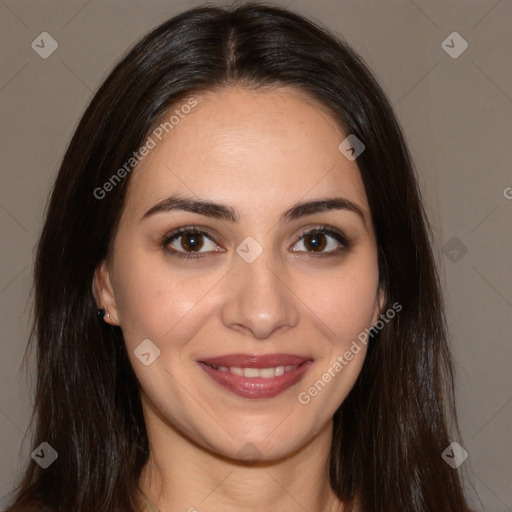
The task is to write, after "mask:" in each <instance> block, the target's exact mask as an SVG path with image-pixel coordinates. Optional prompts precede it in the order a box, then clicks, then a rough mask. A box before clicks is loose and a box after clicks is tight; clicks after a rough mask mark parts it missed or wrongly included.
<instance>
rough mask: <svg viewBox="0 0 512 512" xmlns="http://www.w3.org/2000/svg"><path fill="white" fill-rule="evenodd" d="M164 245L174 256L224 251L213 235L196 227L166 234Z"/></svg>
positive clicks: (194, 255) (193, 255) (204, 254)
mask: <svg viewBox="0 0 512 512" xmlns="http://www.w3.org/2000/svg"><path fill="white" fill-rule="evenodd" d="M162 247H163V248H165V249H166V250H167V251H169V252H170V253H171V254H172V255H174V256H182V257H190V258H192V257H199V256H206V255H207V254H208V253H211V252H218V251H222V248H221V247H219V246H218V245H217V244H216V243H215V242H214V241H213V239H212V238H211V236H210V235H209V234H208V233H206V232H204V231H199V230H197V229H195V228H191V227H190V228H178V229H175V230H174V231H172V232H171V233H169V234H168V235H166V236H165V237H164V239H163V241H162Z"/></svg>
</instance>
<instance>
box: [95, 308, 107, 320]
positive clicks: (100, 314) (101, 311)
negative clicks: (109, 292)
mask: <svg viewBox="0 0 512 512" xmlns="http://www.w3.org/2000/svg"><path fill="white" fill-rule="evenodd" d="M98 317H99V319H100V320H103V321H105V317H107V318H110V315H109V313H108V311H105V308H99V309H98Z"/></svg>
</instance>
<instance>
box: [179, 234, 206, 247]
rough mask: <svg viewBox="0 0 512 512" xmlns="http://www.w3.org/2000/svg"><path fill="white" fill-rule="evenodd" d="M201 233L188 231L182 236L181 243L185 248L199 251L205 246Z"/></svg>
mask: <svg viewBox="0 0 512 512" xmlns="http://www.w3.org/2000/svg"><path fill="white" fill-rule="evenodd" d="M203 243H204V242H203V240H202V239H201V235H200V234H196V233H187V234H185V235H183V236H182V237H181V245H182V247H183V248H184V249H185V250H190V251H197V250H199V249H201V247H202V246H203Z"/></svg>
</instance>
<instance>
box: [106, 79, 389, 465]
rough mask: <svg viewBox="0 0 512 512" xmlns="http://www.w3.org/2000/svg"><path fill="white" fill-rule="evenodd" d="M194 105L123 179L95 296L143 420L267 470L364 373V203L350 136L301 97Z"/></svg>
mask: <svg viewBox="0 0 512 512" xmlns="http://www.w3.org/2000/svg"><path fill="white" fill-rule="evenodd" d="M195 99H196V100H197V105H196V106H195V107H194V108H191V109H190V113H188V114H186V115H185V114H183V112H184V111H186V110H187V109H182V110H181V112H182V115H181V116H180V119H179V122H178V123H176V124H175V125H173V128H172V130H169V134H168V135H167V136H166V137H165V138H163V140H162V141H158V138H155V137H153V138H154V139H155V141H156V142H157V144H156V146H155V147H154V148H153V149H150V152H149V154H148V155H147V156H146V157H145V158H144V160H143V162H142V163H141V165H140V166H139V168H137V169H136V170H135V171H133V175H132V176H131V178H130V179H131V182H130V184H129V188H128V193H127V197H126V203H125V208H124V211H123V214H122V217H121V221H120V224H119V228H118V231H117V233H116V237H115V240H114V245H113V252H112V257H111V259H110V260H109V262H108V263H107V264H105V265H103V266H102V267H101V268H100V270H99V272H98V273H97V278H98V279H97V286H98V288H97V289H98V290H99V291H100V300H101V303H102V305H104V307H106V308H107V310H108V312H109V314H110V318H109V319H108V321H109V322H111V323H113V324H117V325H120V326H121V328H122V330H123V333H124V337H125V342H126V345H127V349H128V354H129V356H130V359H131V362H132V365H133V368H134V370H135V373H136V375H137V378H138V380H139V382H140V386H141V392H142V399H143V404H144V408H145V413H146V419H147V421H151V422H152V425H153V426H154V425H160V426H161V427H165V428H167V429H169V428H170V429H171V430H172V431H173V432H175V433H179V435H180V436H185V437H186V438H188V439H189V440H192V441H194V442H195V443H197V444H198V445H200V446H202V447H203V448H206V449H208V450H211V451H213V452H215V453H217V454H220V455H223V456H227V457H230V458H240V459H243V458H244V457H246V456H247V455H249V456H251V455H253V456H254V457H258V458H261V459H266V460H272V459H277V458H279V457H283V456H285V455H287V454H290V453H291V452H293V451H295V450H297V449H299V448H300V447H302V446H304V445H305V444H306V443H307V442H308V441H309V440H311V439H312V438H313V437H314V436H315V435H317V434H319V433H320V432H321V431H322V430H323V429H324V431H325V429H326V428H328V427H329V425H330V421H331V419H332V416H333V414H334V412H335V410H336V409H337V408H338V407H339V405H340V404H341V403H342V402H343V400H344V399H345V397H346V396H347V394H348V393H349V391H350V389H351V388H352V386H353V385H354V383H355V381H356V378H357V376H358V374H359V372H360V370H361V367H362V364H363V360H364V357H365V354H366V350H365V345H364V344H362V343H360V342H359V347H360V350H359V351H358V352H357V353H355V352H356V350H352V351H351V350H350V347H351V346H352V347H353V346H354V345H353V341H354V340H357V337H358V335H359V334H360V333H361V332H363V331H364V330H365V328H368V327H370V326H371V324H372V323H373V322H375V321H376V320H377V319H378V317H379V314H380V313H381V306H382V298H383V294H382V293H381V292H380V290H379V288H378V277H379V276H378V267H377V249H376V243H375V238H374V234H373V228H372V224H371V218H370V211H369V206H368V202H367V198H366V194H365V190H364V187H363V184H362V181H361V177H360V174H359V170H358V167H357V163H356V161H350V160H348V159H347V158H346V157H345V156H344V154H343V153H342V152H341V151H340V150H339V149H338V146H339V144H340V143H341V142H342V141H343V140H344V139H345V138H346V137H347V136H348V135H349V134H348V133H347V134H344V133H342V132H341V130H340V129H339V128H338V126H337V125H336V123H335V122H334V121H333V120H332V119H331V118H330V117H329V116H328V115H327V113H326V111H325V110H324V109H322V108H321V107H320V106H319V105H318V104H316V103H315V102H314V101H313V100H311V99H310V98H309V97H307V96H305V95H303V94H301V93H300V92H298V91H297V90H294V89H291V88H285V87H282V88H278V89H274V90H272V91H268V90H267V91H265V92H264V91H263V90H260V91H249V90H246V89H239V88H227V89H223V90H221V91H218V92H215V93H208V94H204V95H200V96H195ZM185 103H186V101H184V102H183V104H185ZM176 108H177V109H178V110H180V105H177V106H176ZM168 117H170V114H169V116H168ZM166 120H167V119H166ZM164 133H165V132H164ZM103 200H104V201H108V195H107V197H106V198H105V199H103ZM178 200H179V201H182V202H179V201H178ZM325 201H331V202H330V203H326V202H325ZM318 202H320V203H318ZM189 203H190V205H189V206H186V205H188V204H189ZM350 205H353V207H352V206H350ZM343 206H347V207H343ZM178 228H181V230H182V231H183V232H182V233H178V234H175V230H176V229H178ZM194 230H196V231H199V232H200V233H199V234H198V233H194ZM189 231H192V232H191V233H190V232H189ZM308 233H309V234H308ZM301 235H304V236H303V238H302V239H301ZM158 351H159V355H158ZM347 351H349V352H350V351H351V353H352V354H353V357H352V358H350V359H349V358H347V357H344V355H345V354H346V353H347ZM157 356H158V357H157ZM341 360H343V361H344V363H342V369H341V370H339V369H338V368H339V366H337V365H336V361H338V362H341ZM326 374H328V375H327V376H326ZM319 381H320V382H319ZM315 383H316V384H315ZM312 388H314V389H313V390H311V389H312ZM315 390H316V392H315Z"/></svg>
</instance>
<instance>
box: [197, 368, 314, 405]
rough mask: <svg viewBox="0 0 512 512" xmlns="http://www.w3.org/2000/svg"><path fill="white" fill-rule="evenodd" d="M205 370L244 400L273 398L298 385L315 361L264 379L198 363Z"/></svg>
mask: <svg viewBox="0 0 512 512" xmlns="http://www.w3.org/2000/svg"><path fill="white" fill-rule="evenodd" d="M198 363H199V365H200V366H201V368H203V370H204V371H205V372H206V373H207V374H208V375H209V376H210V377H211V378H212V379H213V380H214V381H215V382H217V383H219V384H220V385H221V386H223V387H224V388H226V389H228V390H229V391H231V392H232V393H234V394H235V395H238V396H241V397H244V398H272V397H274V396H277V395H279V394H280V393H282V392H283V391H286V390H287V389H288V388H290V387H291V386H293V385H294V384H297V382H299V381H300V380H301V379H302V377H303V376H304V374H305V373H306V372H307V371H308V369H309V367H310V366H311V365H312V364H313V361H306V362H305V363H302V364H301V365H300V366H298V367H297V368H296V369H295V370H292V371H289V372H285V373H284V374H283V375H280V376H279V377H272V378H270V379H264V378H263V377H243V376H240V375H235V374H234V373H231V372H221V371H219V370H215V369H214V368H211V367H210V366H208V365H207V364H206V363H202V362H200V361H198Z"/></svg>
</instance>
